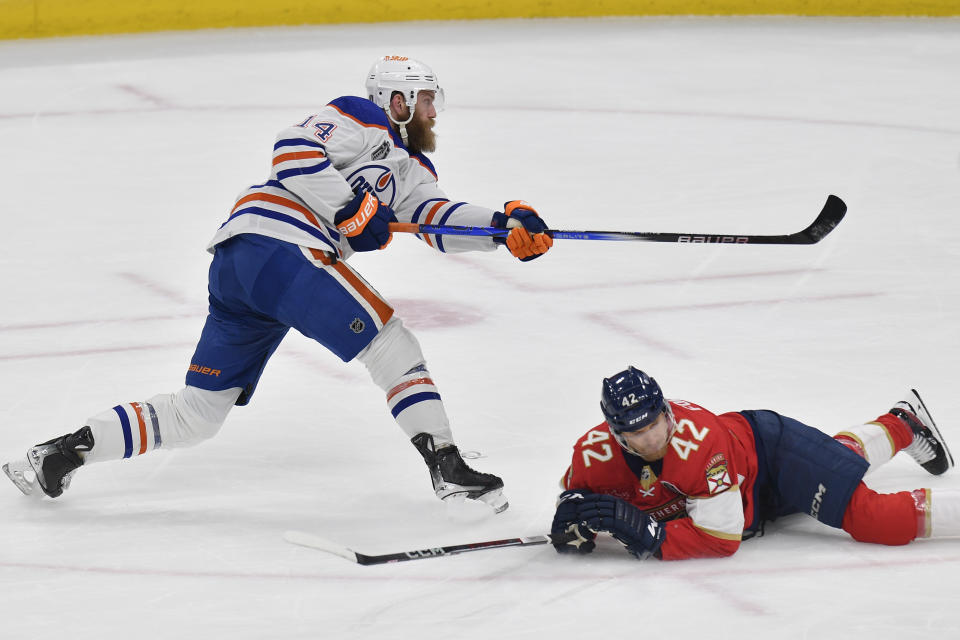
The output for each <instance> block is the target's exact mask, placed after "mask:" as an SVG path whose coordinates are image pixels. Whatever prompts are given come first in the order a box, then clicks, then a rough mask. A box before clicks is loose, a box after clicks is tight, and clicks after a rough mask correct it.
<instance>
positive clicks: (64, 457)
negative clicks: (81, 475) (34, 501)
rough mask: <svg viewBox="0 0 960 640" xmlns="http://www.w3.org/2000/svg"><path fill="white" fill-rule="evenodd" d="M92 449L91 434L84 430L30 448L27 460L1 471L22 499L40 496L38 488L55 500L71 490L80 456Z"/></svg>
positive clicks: (16, 461) (9, 463)
mask: <svg viewBox="0 0 960 640" xmlns="http://www.w3.org/2000/svg"><path fill="white" fill-rule="evenodd" d="M92 448H93V432H92V431H91V430H90V427H83V428H82V429H80V430H79V431H77V432H76V433H68V434H66V435H64V436H60V437H59V438H54V439H53V440H48V441H47V442H44V443H42V444H38V445H37V446H35V447H31V448H30V449H29V450H28V451H27V456H26V458H23V459H21V460H14V461H13V462H8V463H7V464H5V465H3V471H4V473H6V474H7V477H9V478H10V480H11V481H13V484H15V485H17V488H18V489H20V491H22V492H23V493H24V495H28V496H32V495H36V496H39V495H40V494H39V493H37V487H38V486H39V487H40V489H42V490H43V493H45V494H47V495H48V496H50V497H51V498H56V497H58V496H59V495H60V494H62V493H63V492H64V491H66V490H67V489H68V488H69V487H70V481H71V480H72V479H73V474H74V473H76V471H77V469H79V468H80V467H81V466H82V465H83V458H82V457H81V456H80V452H83V451H90V449H92Z"/></svg>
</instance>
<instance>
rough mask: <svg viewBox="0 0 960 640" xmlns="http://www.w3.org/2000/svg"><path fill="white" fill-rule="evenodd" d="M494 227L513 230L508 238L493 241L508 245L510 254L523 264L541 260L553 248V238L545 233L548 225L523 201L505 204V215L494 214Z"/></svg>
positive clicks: (512, 201)
mask: <svg viewBox="0 0 960 640" xmlns="http://www.w3.org/2000/svg"><path fill="white" fill-rule="evenodd" d="M493 226H494V227H496V228H497V229H510V230H511V231H510V233H509V234H508V235H507V237H505V238H494V239H493V241H494V242H496V243H497V244H505V245H507V249H509V250H510V253H512V254H513V255H514V257H516V258H519V259H520V260H522V261H523V262H528V261H530V260H533V259H534V258H539V257H540V256H542V255H543V254H545V253H546V252H547V251H549V250H550V247H552V246H553V238H551V237H550V236H548V235H547V234H545V233H544V231H546V230H547V223H546V222H544V221H543V218H541V217H540V216H539V214H537V212H536V210H534V208H533V207H531V206H530V205H529V204H528V203H526V202H524V201H523V200H511V201H510V202H505V203H504V204H503V213H500V212H499V211H497V212H496V213H494V214H493Z"/></svg>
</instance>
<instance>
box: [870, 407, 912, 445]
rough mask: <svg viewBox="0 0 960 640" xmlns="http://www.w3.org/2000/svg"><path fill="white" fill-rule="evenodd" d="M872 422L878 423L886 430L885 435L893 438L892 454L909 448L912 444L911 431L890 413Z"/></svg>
mask: <svg viewBox="0 0 960 640" xmlns="http://www.w3.org/2000/svg"><path fill="white" fill-rule="evenodd" d="M874 422H879V423H880V424H882V425H883V426H885V427H886V428H887V433H889V434H890V437H891V438H893V446H894V449H895V451H894V453H896V452H897V451H900V450H901V449H905V448H906V447H909V446H910V444H911V443H912V442H913V430H912V429H910V427H908V426H907V425H906V423H905V422H904V421H903V420H901V419H900V418H898V417H897V416H895V415H893V414H892V413H885V414H883V415H882V416H880V417H879V418H877V419H876V420H875V421H874Z"/></svg>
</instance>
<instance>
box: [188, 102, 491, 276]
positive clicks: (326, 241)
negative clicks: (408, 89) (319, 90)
mask: <svg viewBox="0 0 960 640" xmlns="http://www.w3.org/2000/svg"><path fill="white" fill-rule="evenodd" d="M362 190H366V191H370V192H372V193H373V194H374V195H376V196H377V198H379V199H380V201H381V202H383V203H384V204H386V205H388V206H390V207H391V208H392V209H393V210H394V212H395V213H396V216H397V220H398V221H399V222H414V223H421V224H449V225H462V226H490V222H491V218H492V216H493V210H491V209H487V208H484V207H479V206H476V205H472V204H469V203H466V202H452V201H451V200H450V199H449V198H447V196H446V195H444V193H443V192H442V191H441V190H440V189H439V188H438V187H437V173H436V170H435V169H434V167H433V164H432V163H431V162H430V160H428V159H427V158H426V157H424V156H422V155H420V154H411V153H410V152H409V151H408V150H407V149H406V147H405V146H404V144H403V142H402V141H401V140H400V138H399V136H397V135H396V133H395V132H394V130H393V127H392V126H391V125H390V121H389V120H388V119H387V116H386V114H385V113H384V112H383V110H382V109H380V108H379V107H377V106H376V105H375V104H374V103H373V102H371V101H369V100H366V99H364V98H357V97H342V98H337V99H336V100H334V101H332V102H330V103H329V104H328V105H326V106H325V107H324V108H323V109H321V110H320V111H319V113H317V114H316V115H312V116H310V117H309V118H307V119H306V120H304V121H303V122H301V123H300V124H297V125H295V126H292V127H289V128H287V129H284V130H283V131H281V132H280V134H279V135H278V136H277V141H276V143H275V144H274V146H273V167H272V170H271V173H270V178H269V180H267V182H265V183H264V184H259V185H254V186H252V187H249V188H248V189H246V190H245V191H243V192H242V193H241V194H240V196H239V197H238V199H237V202H236V204H235V206H234V208H233V210H232V211H231V212H230V216H229V218H228V219H227V221H226V222H225V223H224V224H223V225H222V226H221V227H220V229H219V230H218V231H217V233H216V235H215V236H214V237H213V240H211V241H210V244H209V245H208V246H207V250H208V251H210V252H211V253H212V252H213V251H214V250H215V248H216V246H217V245H218V244H220V243H221V242H224V241H225V240H227V239H229V238H232V237H233V236H236V235H239V234H242V233H255V234H260V235H265V236H270V237H272V238H277V239H279V240H284V241H286V242H291V243H293V244H297V245H300V246H301V247H304V248H306V249H310V250H312V251H313V252H317V251H322V252H326V253H329V254H332V255H335V256H336V257H338V258H340V259H346V258H348V257H349V256H350V254H351V253H352V252H353V250H352V249H351V248H350V245H349V244H348V243H347V241H346V238H343V237H341V235H340V233H339V232H338V231H337V228H336V225H335V224H334V222H333V219H334V216H335V215H336V213H337V211H338V210H339V209H340V208H342V207H343V206H344V205H346V204H347V203H348V202H349V201H350V200H351V199H352V198H353V197H354V195H355V194H356V193H359V192H360V191H362ZM422 239H423V240H424V241H425V242H426V243H427V244H428V245H430V246H431V247H433V248H435V249H437V250H439V251H443V252H451V253H452V252H460V251H476V250H481V251H483V250H487V251H489V250H493V249H495V248H496V245H495V244H494V243H493V241H492V240H491V239H490V238H488V237H470V236H449V235H448V236H437V235H431V236H423V237H422Z"/></svg>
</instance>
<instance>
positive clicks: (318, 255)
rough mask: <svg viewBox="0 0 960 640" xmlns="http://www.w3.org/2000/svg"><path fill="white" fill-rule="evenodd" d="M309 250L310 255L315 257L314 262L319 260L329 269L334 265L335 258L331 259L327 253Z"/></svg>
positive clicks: (311, 248)
mask: <svg viewBox="0 0 960 640" xmlns="http://www.w3.org/2000/svg"><path fill="white" fill-rule="evenodd" d="M309 249H310V255H312V256H313V259H314V260H319V261H320V263H321V264H324V265H326V266H328V267H329V266H330V265H332V264H333V258H331V257H330V256H329V255H328V254H327V252H326V251H320V249H314V248H313V247H309Z"/></svg>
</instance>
